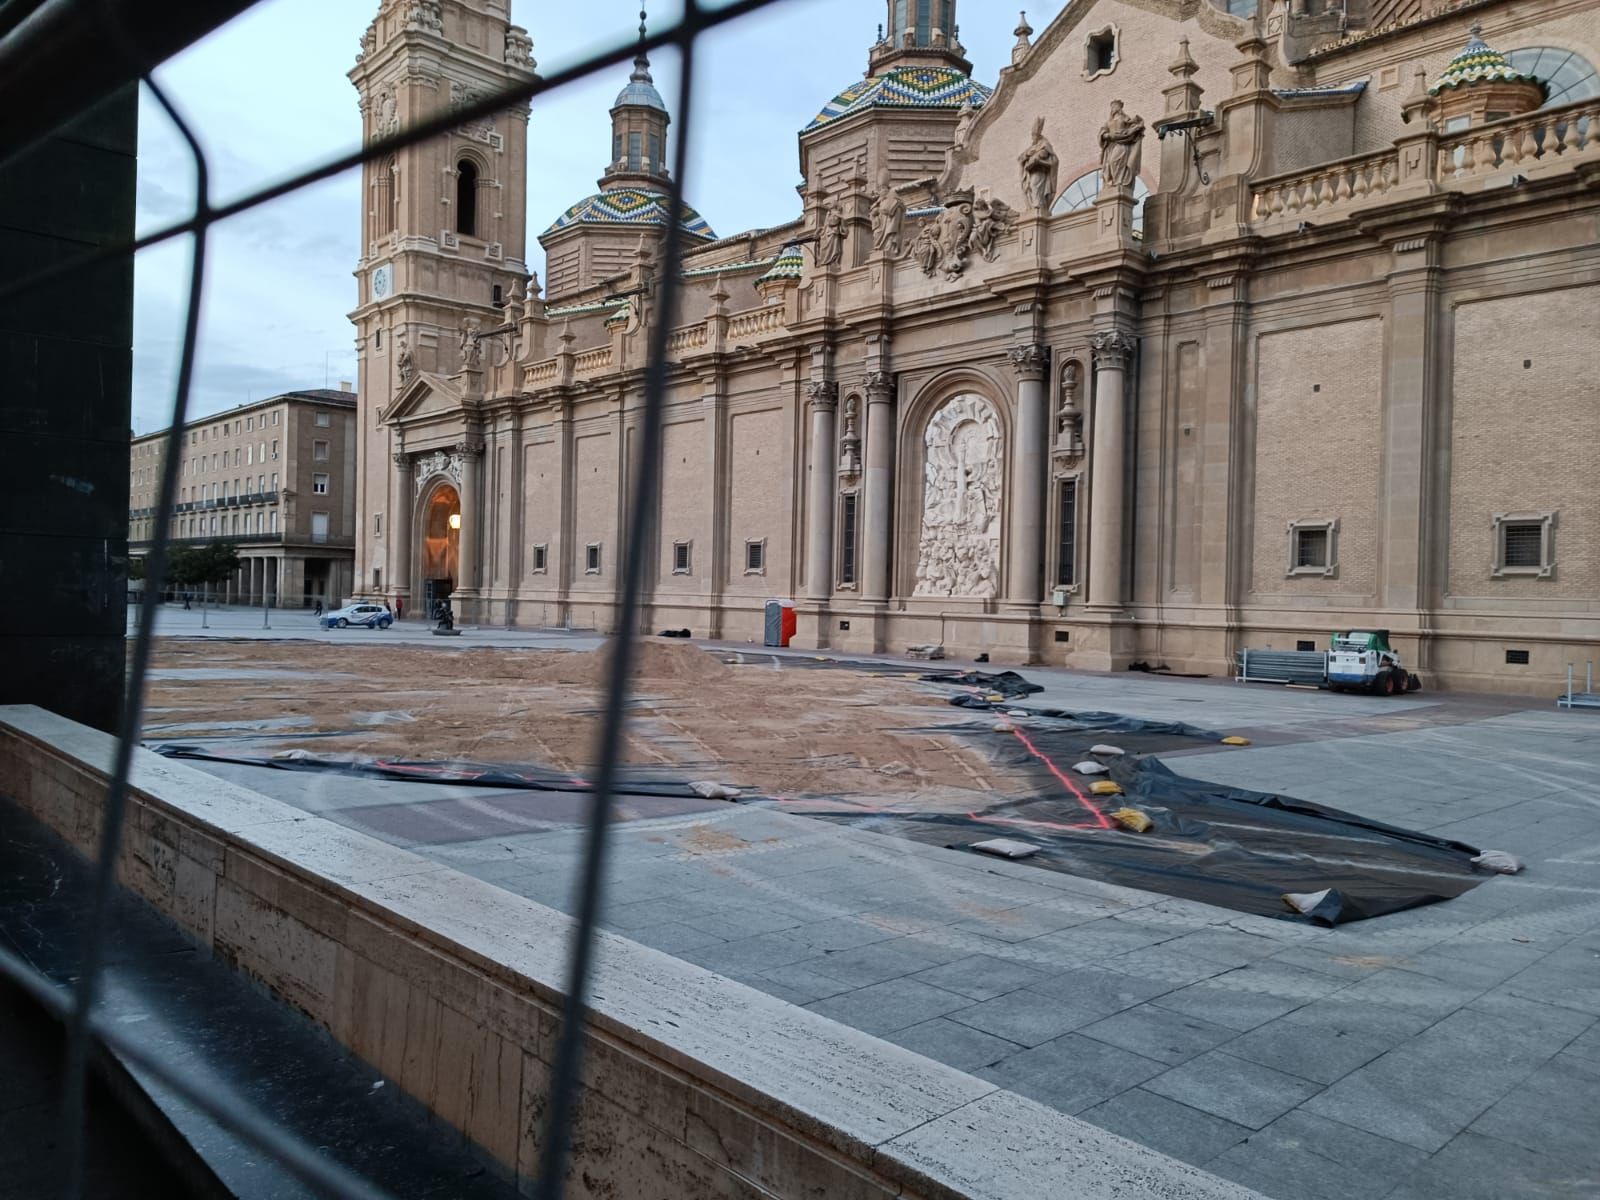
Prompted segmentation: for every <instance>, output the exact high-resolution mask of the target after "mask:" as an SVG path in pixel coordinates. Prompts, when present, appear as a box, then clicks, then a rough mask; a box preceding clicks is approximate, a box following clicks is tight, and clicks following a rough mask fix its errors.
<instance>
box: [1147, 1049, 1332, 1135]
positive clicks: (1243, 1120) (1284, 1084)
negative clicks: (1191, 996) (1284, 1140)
mask: <svg viewBox="0 0 1600 1200" xmlns="http://www.w3.org/2000/svg"><path fill="white" fill-rule="evenodd" d="M1147 1086H1148V1087H1149V1089H1150V1090H1151V1091H1152V1092H1156V1093H1158V1094H1159V1095H1162V1096H1165V1097H1167V1098H1168V1099H1169V1100H1177V1101H1179V1102H1180V1103H1183V1104H1187V1105H1189V1106H1190V1107H1191V1108H1198V1109H1201V1110H1202V1111H1204V1112H1208V1113H1213V1114H1215V1115H1216V1116H1219V1117H1223V1118H1226V1119H1227V1120H1229V1121H1235V1122H1237V1123H1238V1124H1240V1125H1248V1126H1249V1127H1250V1128H1252V1129H1260V1128H1262V1127H1263V1126H1265V1125H1268V1124H1270V1123H1271V1122H1272V1121H1274V1120H1276V1119H1277V1118H1278V1117H1280V1116H1282V1115H1283V1114H1284V1113H1286V1112H1288V1111H1289V1110H1290V1109H1291V1108H1294V1107H1296V1106H1297V1105H1300V1104H1303V1103H1304V1102H1305V1101H1307V1100H1309V1099H1310V1098H1311V1097H1312V1096H1314V1095H1316V1094H1317V1092H1319V1091H1321V1090H1322V1089H1321V1088H1320V1087H1319V1086H1318V1085H1317V1084H1314V1083H1311V1082H1309V1081H1307V1080H1305V1079H1301V1078H1299V1077H1297V1076H1294V1075H1287V1074H1285V1073H1284V1072H1282V1071H1274V1070H1273V1069H1272V1068H1271V1067H1264V1066H1262V1065H1261V1064H1260V1063H1253V1062H1248V1061H1246V1060H1245V1059H1242V1058H1235V1057H1234V1056H1233V1055H1231V1054H1228V1053H1225V1052H1224V1051H1221V1050H1212V1051H1210V1052H1209V1053H1206V1054H1202V1055H1200V1057H1198V1058H1192V1059H1190V1060H1189V1061H1188V1062H1186V1063H1184V1064H1183V1065H1182V1066H1180V1067H1174V1068H1173V1069H1172V1070H1170V1071H1168V1072H1166V1074H1164V1075H1161V1076H1158V1077H1157V1078H1155V1079H1152V1080H1151V1081H1150V1083H1149V1084H1148V1085H1147Z"/></svg>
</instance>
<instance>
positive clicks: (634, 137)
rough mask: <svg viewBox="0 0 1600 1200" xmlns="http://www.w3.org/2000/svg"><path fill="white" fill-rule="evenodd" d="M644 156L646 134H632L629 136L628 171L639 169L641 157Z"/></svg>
mask: <svg viewBox="0 0 1600 1200" xmlns="http://www.w3.org/2000/svg"><path fill="white" fill-rule="evenodd" d="M643 154H644V134H642V133H630V134H629V135H628V170H630V171H637V170H638V169H639V165H640V164H639V159H640V156H641V155H643Z"/></svg>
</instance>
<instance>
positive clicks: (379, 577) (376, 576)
mask: <svg viewBox="0 0 1600 1200" xmlns="http://www.w3.org/2000/svg"><path fill="white" fill-rule="evenodd" d="M372 590H373V591H375V592H377V591H381V590H383V568H382V567H373V568H372Z"/></svg>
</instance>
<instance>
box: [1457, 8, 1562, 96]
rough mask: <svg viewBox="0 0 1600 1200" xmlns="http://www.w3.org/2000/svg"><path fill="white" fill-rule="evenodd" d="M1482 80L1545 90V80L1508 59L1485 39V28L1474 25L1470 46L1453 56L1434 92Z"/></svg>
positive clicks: (1470, 84)
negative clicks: (1526, 84)
mask: <svg viewBox="0 0 1600 1200" xmlns="http://www.w3.org/2000/svg"><path fill="white" fill-rule="evenodd" d="M1478 83H1531V84H1535V85H1537V86H1538V87H1539V88H1540V89H1541V90H1544V87H1545V83H1544V80H1542V79H1540V78H1538V77H1537V76H1535V75H1529V74H1527V73H1526V72H1523V71H1519V70H1517V69H1516V68H1515V67H1513V66H1512V65H1511V64H1510V63H1508V62H1507V61H1506V56H1505V55H1504V54H1501V53H1500V51H1498V50H1495V49H1493V48H1492V47H1491V46H1490V45H1489V44H1488V43H1487V42H1485V41H1484V40H1483V31H1482V29H1481V28H1480V27H1479V26H1477V25H1474V26H1473V27H1472V36H1471V37H1470V38H1468V39H1467V44H1466V47H1465V48H1464V49H1463V50H1462V51H1461V53H1460V54H1458V55H1456V56H1455V57H1454V58H1452V59H1451V60H1450V65H1449V66H1447V67H1445V69H1444V72H1443V73H1442V74H1441V75H1440V76H1439V78H1438V79H1436V80H1434V81H1433V86H1432V87H1430V88H1429V89H1428V94H1429V95H1430V96H1437V95H1438V94H1439V93H1440V92H1443V91H1445V90H1447V89H1450V88H1460V87H1471V86H1473V85H1474V84H1478Z"/></svg>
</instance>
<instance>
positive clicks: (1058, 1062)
mask: <svg viewBox="0 0 1600 1200" xmlns="http://www.w3.org/2000/svg"><path fill="white" fill-rule="evenodd" d="M1161 1070H1162V1064H1161V1063H1158V1062H1156V1061H1155V1060H1154V1059H1152V1058H1145V1057H1144V1056H1143V1055H1141V1054H1134V1053H1133V1052H1131V1051H1128V1050H1123V1049H1121V1048H1119V1047H1117V1046H1110V1045H1107V1044H1106V1043H1105V1042H1097V1041H1095V1040H1094V1039H1093V1038H1086V1037H1080V1036H1078V1035H1077V1034H1067V1035H1066V1036H1065V1037H1060V1038H1057V1039H1055V1040H1054V1041H1052V1042H1047V1043H1045V1044H1044V1045H1041V1046H1036V1047H1033V1048H1032V1049H1028V1050H1024V1051H1022V1052H1021V1053H1019V1054H1013V1055H1012V1056H1011V1057H1010V1058H1006V1059H1002V1060H1001V1061H1000V1062H998V1063H996V1064H995V1065H994V1066H992V1067H985V1068H984V1069H983V1070H981V1071H978V1072H976V1074H977V1075H978V1077H979V1078H980V1079H987V1080H988V1081H989V1082H990V1083H994V1084H998V1085H999V1086H1001V1087H1003V1088H1006V1089H1007V1090H1009V1091H1013V1092H1016V1093H1018V1094H1019V1095H1023V1096H1027V1097H1028V1098H1029V1099H1032V1100H1037V1101H1039V1103H1041V1104H1048V1105H1049V1106H1050V1107H1052V1108H1056V1109H1060V1110H1061V1111H1062V1112H1064V1113H1079V1112H1082V1111H1083V1110H1084V1109H1086V1108H1092V1107H1093V1106H1094V1105H1096V1104H1100V1103H1102V1102H1104V1101H1106V1100H1109V1099H1110V1098H1111V1097H1112V1096H1115V1095H1118V1094H1119V1093H1121V1092H1125V1091H1127V1090H1128V1089H1129V1088H1131V1087H1134V1086H1136V1085H1138V1084H1141V1083H1143V1082H1144V1081H1145V1080H1147V1079H1149V1078H1150V1077H1151V1076H1153V1075H1156V1074H1158V1073H1159V1072H1160V1071H1161Z"/></svg>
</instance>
